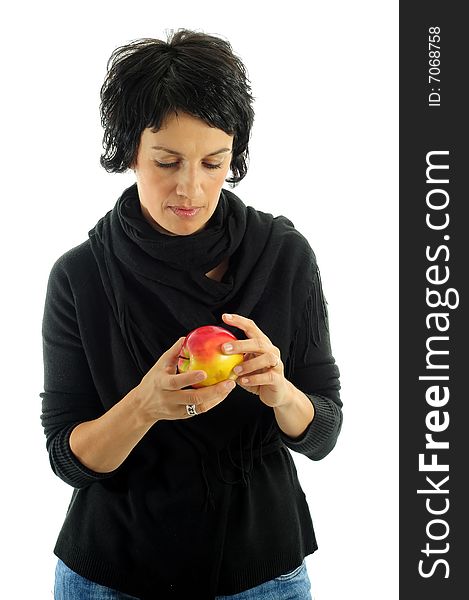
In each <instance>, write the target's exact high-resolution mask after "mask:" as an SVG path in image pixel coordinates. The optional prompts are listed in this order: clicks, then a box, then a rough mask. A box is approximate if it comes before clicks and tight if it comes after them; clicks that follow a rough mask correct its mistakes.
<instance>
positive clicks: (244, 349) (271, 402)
mask: <svg viewBox="0 0 469 600" xmlns="http://www.w3.org/2000/svg"><path fill="white" fill-rule="evenodd" d="M231 316H232V318H231V319H228V318H227V315H226V314H223V315H222V317H223V320H224V321H225V323H228V324H229V325H233V326H234V327H238V328H239V329H242V330H243V331H244V333H245V334H246V336H247V337H248V339H247V340H237V341H233V342H232V343H231V345H232V346H233V348H232V349H231V350H229V351H227V350H225V344H224V345H223V352H225V353H226V354H244V361H243V362H242V363H241V364H240V365H238V366H237V367H235V368H234V369H233V371H234V372H235V373H236V375H238V378H237V379H236V383H237V384H238V385H240V386H241V387H242V388H244V389H245V390H247V391H248V392H252V393H253V394H257V395H258V396H259V398H260V399H261V400H262V402H263V403H264V404H266V405H267V406H270V407H272V408H274V407H277V406H281V405H283V404H286V403H287V399H288V390H289V384H288V381H287V380H286V379H285V377H284V374H283V363H282V360H281V356H280V350H279V349H278V348H277V347H276V346H274V345H273V344H272V342H271V341H270V339H269V338H268V337H267V335H266V334H265V333H263V332H262V331H261V330H260V329H259V327H258V326H257V325H256V324H255V323H254V321H253V320H252V319H248V318H246V317H243V316H241V315H235V314H234V315H231ZM238 368H241V371H240V372H238ZM245 379H247V380H248V381H245Z"/></svg>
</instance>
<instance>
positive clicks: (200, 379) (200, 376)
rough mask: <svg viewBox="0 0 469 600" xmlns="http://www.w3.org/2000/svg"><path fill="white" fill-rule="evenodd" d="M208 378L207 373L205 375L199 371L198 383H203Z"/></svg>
mask: <svg viewBox="0 0 469 600" xmlns="http://www.w3.org/2000/svg"><path fill="white" fill-rule="evenodd" d="M206 377H207V373H205V372H204V371H199V372H198V373H197V375H196V376H195V378H196V379H197V381H202V379H205V378H206Z"/></svg>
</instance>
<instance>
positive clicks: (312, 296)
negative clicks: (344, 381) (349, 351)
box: [280, 266, 342, 460]
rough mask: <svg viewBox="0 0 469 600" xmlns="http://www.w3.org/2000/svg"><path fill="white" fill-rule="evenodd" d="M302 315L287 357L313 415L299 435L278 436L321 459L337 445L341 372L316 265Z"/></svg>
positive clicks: (314, 457) (298, 386) (292, 448)
mask: <svg viewBox="0 0 469 600" xmlns="http://www.w3.org/2000/svg"><path fill="white" fill-rule="evenodd" d="M302 314H303V319H302V323H301V325H300V327H299V328H298V330H297V332H296V336H295V340H294V343H293V351H292V355H291V356H290V364H291V367H290V369H291V371H290V376H289V379H290V381H291V383H293V385H294V386H295V387H297V388H298V389H299V390H301V391H302V392H303V393H304V394H306V396H308V398H309V399H310V401H311V402H312V404H313V406H314V417H313V420H312V422H311V423H310V424H309V426H308V427H307V429H306V431H304V432H303V434H302V435H301V436H300V437H298V438H291V437H289V436H288V435H286V434H285V433H284V432H282V431H280V435H281V438H282V440H283V442H284V444H285V445H286V446H287V447H288V448H290V449H291V450H294V451H295V452H299V453H301V454H304V455H306V456H307V457H308V458H310V459H311V460H320V459H322V458H324V457H325V456H327V454H329V452H330V451H331V450H332V449H333V448H334V446H335V444H336V441H337V437H338V435H339V433H340V430H341V427H342V401H341V399H340V394H339V390H340V382H339V377H340V372H339V369H338V367H337V365H336V363H335V359H334V357H333V355H332V351H331V344H330V338H329V319H328V311H327V302H326V300H325V298H324V294H323V290H322V284H321V277H320V273H319V268H318V267H317V266H315V274H314V277H313V284H312V287H311V289H310V291H309V294H308V297H307V300H306V303H305V309H304V311H303V313H302Z"/></svg>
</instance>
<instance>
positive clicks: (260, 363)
mask: <svg viewBox="0 0 469 600" xmlns="http://www.w3.org/2000/svg"><path fill="white" fill-rule="evenodd" d="M279 364H280V360H279V357H278V355H277V354H274V353H273V352H267V353H265V354H261V355H260V356H255V357H253V358H250V359H249V360H244V361H243V362H242V363H241V364H239V365H236V367H235V368H234V369H233V371H234V372H235V373H236V375H238V376H240V375H242V374H246V375H247V374H248V373H252V372H254V371H258V370H261V369H272V368H274V367H277V366H278V365H279Z"/></svg>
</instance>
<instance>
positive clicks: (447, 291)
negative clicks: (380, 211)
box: [399, 1, 469, 600]
mask: <svg viewBox="0 0 469 600" xmlns="http://www.w3.org/2000/svg"><path fill="white" fill-rule="evenodd" d="M465 9H466V7H465V5H464V3H463V2H461V3H456V2H451V1H449V2H441V1H440V2H433V1H427V2H418V3H417V2H407V3H404V2H402V3H401V4H400V15H399V19H400V51H399V72H400V85H399V115H400V134H399V137H400V142H399V143H400V161H399V165H400V175H399V176H400V186H399V188H400V190H399V193H400V204H399V219H400V257H399V263H400V292H399V293H400V331H399V338H400V404H399V422H400V432H399V436H400V437H399V439H400V457H399V465H400V487H399V498H400V507H399V514H400V532H399V543H400V562H399V565H400V569H399V571H400V573H399V577H400V586H399V589H400V598H402V599H407V598H409V599H410V598H412V599H420V598H424V599H425V600H433V599H435V600H436V599H438V600H441V599H442V598H444V599H445V600H452V599H453V598H454V599H456V598H458V599H459V598H465V597H469V595H468V594H469V593H468V592H467V583H468V581H469V527H468V522H469V502H468V498H469V492H468V485H467V482H469V468H468V464H469V394H468V392H467V387H468V381H469V346H468V340H467V338H468V334H469V325H468V320H469V311H468V278H469V210H468V208H469V191H468V189H467V188H468V183H467V179H468V174H469V151H468V148H469V127H468V122H469V117H468V115H469V104H468V89H469V85H468V72H469V64H468V59H469V47H468V41H469V31H468V29H469V25H468V22H467V20H466V19H465V18H464V17H463V15H462V10H465ZM464 590H466V591H464Z"/></svg>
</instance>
